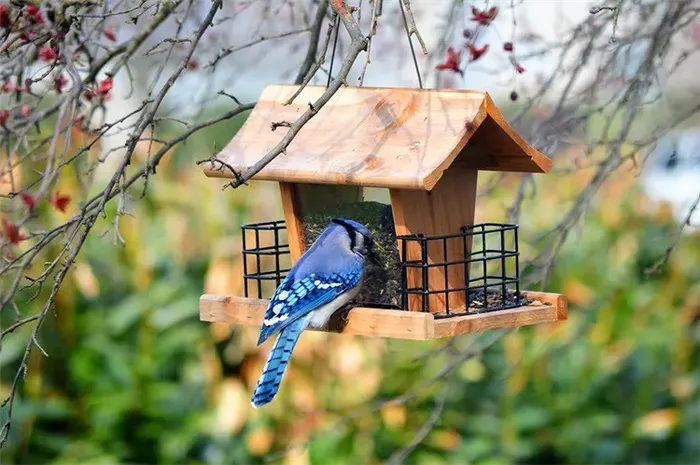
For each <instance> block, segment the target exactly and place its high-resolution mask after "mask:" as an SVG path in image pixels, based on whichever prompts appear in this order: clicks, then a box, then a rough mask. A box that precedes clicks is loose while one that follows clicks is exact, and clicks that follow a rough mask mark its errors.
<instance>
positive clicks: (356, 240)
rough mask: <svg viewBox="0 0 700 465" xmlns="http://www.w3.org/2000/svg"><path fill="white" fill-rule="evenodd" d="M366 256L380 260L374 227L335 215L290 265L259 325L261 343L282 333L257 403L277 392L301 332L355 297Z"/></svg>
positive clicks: (257, 393)
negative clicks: (374, 244)
mask: <svg viewBox="0 0 700 465" xmlns="http://www.w3.org/2000/svg"><path fill="white" fill-rule="evenodd" d="M366 258H369V259H370V260H371V261H373V262H374V263H378V257H377V255H376V253H375V252H374V249H373V243H372V235H371V233H370V231H369V230H368V229H367V228H366V227H365V226H363V225H361V224H360V223H358V222H356V221H352V220H347V219H343V218H336V219H334V220H332V221H331V224H330V225H329V226H328V227H327V228H326V229H325V230H324V231H323V233H321V235H320V236H319V237H318V239H316V241H315V242H314V243H313V245H312V246H311V248H309V250H308V251H307V252H306V253H304V255H302V256H301V258H300V259H299V261H297V263H296V264H295V265H294V266H293V267H292V269H291V270H290V271H289V274H288V275H287V277H286V278H285V279H284V281H282V283H281V284H280V285H279V287H278V288H277V290H276V291H275V293H274V295H273V296H272V299H270V303H269V305H268V307H267V311H266V312H265V319H264V320H263V324H262V327H261V328H260V336H259V338H258V345H260V344H262V343H263V342H264V341H265V340H267V339H268V338H269V337H270V336H272V335H273V334H275V333H278V332H279V334H278V335H277V340H276V341H275V345H274V346H273V348H272V351H271V352H270V355H269V356H268V359H267V362H266V363H265V366H264V368H263V371H262V374H261V375H260V379H259V380H258V383H257V385H256V386H255V391H254V392H253V396H252V398H251V402H252V404H253V406H254V407H260V406H261V405H265V404H267V403H268V402H270V401H271V400H272V399H273V397H274V396H275V394H277V390H278V389H279V385H280V382H281V381H282V375H284V370H285V368H286V367H287V364H288V363H289V358H290V356H291V354H292V350H293V349H294V346H295V345H296V343H297V340H298V339H299V336H300V335H301V332H302V331H304V330H305V329H306V328H307V327H311V328H322V327H324V326H325V325H326V324H327V323H328V320H329V319H330V317H331V315H332V314H333V313H334V312H335V311H336V310H338V309H340V308H342V307H343V306H344V305H345V304H347V303H348V302H349V301H350V300H352V299H353V297H355V296H356V295H357V293H358V292H359V290H360V287H361V286H362V277H363V275H364V267H365V259H366Z"/></svg>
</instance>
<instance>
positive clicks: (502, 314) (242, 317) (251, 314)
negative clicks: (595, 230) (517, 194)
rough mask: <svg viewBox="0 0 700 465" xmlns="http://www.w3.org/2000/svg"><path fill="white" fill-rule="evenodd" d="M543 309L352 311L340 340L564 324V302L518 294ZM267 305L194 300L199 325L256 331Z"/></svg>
mask: <svg viewBox="0 0 700 465" xmlns="http://www.w3.org/2000/svg"><path fill="white" fill-rule="evenodd" d="M522 294H523V295H525V296H526V297H528V298H530V299H533V300H535V301H538V302H540V303H542V305H536V306H535V305H527V306H523V307H517V308H510V309H506V310H495V311H491V312H484V313H475V314H470V315H464V316H453V317H449V318H440V319H435V318H434V317H433V314H432V313H424V312H409V311H405V310H387V309H380V308H371V307H354V308H352V309H351V310H350V311H349V312H348V314H347V318H346V321H347V323H346V325H345V326H344V328H343V329H342V331H340V333H342V334H354V335H357V336H369V337H387V338H393V339H413V340H427V339H439V338H443V337H452V336H458V335H460V334H466V333H478V332H481V331H487V330H489V329H498V328H511V327H515V326H527V325H534V324H539V323H551V322H554V321H560V320H565V319H566V317H567V311H568V310H567V307H568V305H567V300H566V297H564V296H563V295H562V294H552V293H548V292H529V291H522ZM268 302H269V301H268V300H265V299H250V298H246V297H233V296H219V295H213V294H204V295H202V296H201V297H200V299H199V318H200V320H202V321H208V322H212V323H213V322H216V323H229V324H234V325H241V326H254V327H258V328H259V327H260V325H262V321H263V318H264V316H265V310H266V309H267V305H268Z"/></svg>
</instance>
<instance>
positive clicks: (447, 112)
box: [205, 85, 552, 190]
mask: <svg viewBox="0 0 700 465" xmlns="http://www.w3.org/2000/svg"><path fill="white" fill-rule="evenodd" d="M297 89H298V86H292V85H273V86H268V87H266V88H265V90H264V91H263V93H262V95H261V96H260V99H259V100H258V102H257V104H256V106H255V109H254V110H253V111H252V112H251V114H250V115H249V117H248V119H247V120H246V122H245V124H244V125H243V127H242V128H241V129H240V130H239V131H238V133H237V134H236V135H235V137H234V138H233V139H232V140H231V142H229V144H228V145H227V146H226V147H225V148H224V149H223V150H222V151H221V153H219V155H218V158H219V159H220V160H222V161H223V162H225V163H227V164H228V165H230V166H231V167H232V168H234V169H235V170H237V171H240V172H244V171H246V170H247V169H248V168H249V167H251V166H252V165H254V164H255V163H256V162H257V161H259V160H260V159H262V158H263V157H264V156H265V154H266V153H267V152H268V151H269V150H271V149H272V148H273V147H274V146H275V145H277V143H278V142H279V141H280V139H282V137H284V135H285V134H286V133H287V131H288V130H289V129H288V128H286V127H277V128H276V129H275V130H272V123H280V122H289V123H293V122H294V121H296V120H297V119H298V118H299V116H301V115H302V114H303V113H304V112H305V111H306V110H307V109H308V108H309V103H310V102H311V103H312V102H315V101H316V100H317V99H318V98H319V97H320V96H321V94H322V93H323V92H324V91H325V87H322V86H307V87H305V88H304V89H303V90H302V91H301V93H300V94H299V95H298V96H297V97H296V99H295V100H294V102H293V103H291V104H289V105H286V104H285V103H286V101H287V100H288V99H289V98H290V97H291V96H292V95H293V94H294V92H295V91H296V90H297ZM551 166H552V162H551V160H550V159H549V158H547V157H546V156H545V155H543V154H541V153H540V152H538V151H537V150H535V149H534V148H532V147H531V146H530V145H528V143H527V142H525V141H524V140H523V139H522V138H521V137H520V136H519V135H518V134H517V133H516V132H515V130H513V128H512V127H510V125H509V124H508V123H507V122H506V120H505V118H504V117H503V115H502V114H501V112H500V111H499V110H498V108H496V105H495V104H494V102H493V100H491V97H489V95H488V94H487V93H485V92H476V91H455V90H431V89H423V90H419V89H404V88H369V87H342V88H340V89H339V90H338V92H337V93H336V94H335V95H334V96H333V97H332V98H331V99H330V101H329V102H328V103H327V104H326V105H325V106H323V107H322V108H321V109H320V110H319V111H318V113H317V114H316V115H315V116H314V117H313V118H312V119H311V120H310V121H309V122H308V123H306V125H305V126H304V127H303V128H302V129H301V130H300V131H299V133H298V134H297V135H296V137H295V138H294V139H293V140H292V142H291V143H290V145H289V146H288V148H287V150H286V152H284V153H282V154H280V155H279V156H278V157H277V158H275V159H274V160H273V161H272V162H271V163H270V164H269V165H267V166H266V167H265V168H263V169H262V170H261V171H260V173H258V174H257V175H256V176H255V178H254V179H260V180H272V181H284V182H298V183H311V184H335V185H350V186H367V187H388V188H398V189H423V190H431V189H432V188H433V187H434V186H435V185H436V184H437V182H438V181H439V179H440V178H441V177H442V174H443V172H444V171H445V170H446V169H480V170H492V171H519V172H532V173H545V172H547V171H549V170H550V168H551ZM205 173H206V174H207V175H208V176H213V177H231V176H232V173H231V172H230V171H229V170H219V169H216V167H212V166H210V165H206V167H205Z"/></svg>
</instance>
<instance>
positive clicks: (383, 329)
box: [200, 85, 567, 339]
mask: <svg viewBox="0 0 700 465" xmlns="http://www.w3.org/2000/svg"><path fill="white" fill-rule="evenodd" d="M297 91H298V87H297V86H288V85H274V86H268V87H267V88H265V90H264V91H263V93H262V95H261V96H260V99H259V100H258V102H257V104H256V106H255V109H254V110H253V111H252V112H251V114H250V115H249V117H248V119H247V120H246V122H245V124H244V125H243V127H242V128H241V129H240V130H239V131H238V133H237V134H236V135H235V137H234V138H233V139H232V140H231V142H230V143H229V144H228V145H227V146H226V147H225V148H224V149H223V150H222V151H221V152H220V153H219V154H218V157H217V158H218V159H219V160H220V161H221V162H222V163H216V162H211V163H208V164H207V165H206V166H205V174H206V175H208V176H212V177H232V176H233V173H232V172H231V169H234V170H236V171H239V172H245V171H246V170H247V169H249V168H250V167H251V166H253V165H254V164H255V163H256V162H258V161H259V160H260V159H262V158H263V157H264V156H265V154H266V153H267V152H268V151H269V150H270V149H272V148H273V147H274V146H275V145H277V143H278V142H279V141H280V139H281V138H282V137H283V136H284V134H285V133H286V132H287V131H288V130H289V129H288V127H289V123H292V122H294V121H296V120H297V119H298V118H299V116H300V115H301V114H303V113H304V112H305V111H306V110H307V109H308V108H309V105H310V103H309V102H314V101H316V100H317V99H318V98H319V97H320V96H321V94H322V93H323V92H324V91H325V87H319V86H307V87H305V88H304V89H303V90H301V92H300V93H299V95H297V96H296V97H295V98H294V100H293V102H292V103H288V100H289V99H290V97H292V96H293V95H294V94H295V92H297ZM224 166H225V167H226V169H224V168H223V167H224ZM551 166H552V162H551V160H550V159H549V158H547V157H546V156H544V155H543V154H541V153H539V152H538V151H537V150H535V149H534V148H532V147H531V146H530V145H528V144H527V143H526V142H525V141H524V140H523V139H522V138H521V137H520V136H519V135H518V134H517V133H516V132H515V131H514V130H513V128H511V127H510V125H509V124H508V123H507V122H506V121H505V119H504V117H503V115H502V114H501V112H500V111H499V110H498V108H496V106H495V104H494V102H493V101H492V100H491V98H490V97H489V95H488V94H486V93H484V92H474V91H453V90H428V89H422V90H418V89H402V88H367V87H362V88H355V87H343V88H341V89H340V90H338V91H337V93H336V94H335V95H334V96H333V97H332V98H331V99H330V101H329V102H328V103H327V104H326V105H325V106H323V107H322V108H320V109H319V110H318V113H317V114H316V115H315V116H314V117H313V118H312V119H311V120H310V121H309V122H308V123H307V124H306V125H305V126H304V127H303V128H302V129H301V130H300V131H299V133H298V134H297V135H296V137H295V138H294V139H293V140H292V142H291V144H290V145H289V146H288V147H287V149H286V151H285V152H283V153H282V154H280V155H279V156H278V157H277V158H275V159H274V160H273V161H272V162H271V163H270V164H268V165H267V166H265V167H264V168H263V169H262V170H261V171H260V172H259V173H258V174H257V175H256V176H255V177H254V178H253V180H255V179H258V180H268V181H276V182H279V185H280V192H281V197H282V198H281V201H282V207H283V211H284V220H273V221H269V222H266V223H259V224H253V225H245V226H243V250H242V253H243V260H242V261H243V267H244V270H243V276H244V280H245V296H217V295H208V294H205V295H203V296H202V297H201V299H200V317H201V319H202V320H203V321H210V322H223V323H231V324H241V325H253V326H258V327H259V326H260V324H261V322H262V320H263V316H264V314H265V310H266V307H267V303H268V300H266V298H269V297H270V296H271V295H272V292H273V291H274V288H275V287H276V285H278V284H279V283H280V282H281V280H282V279H284V276H285V273H286V272H288V271H289V267H290V266H291V264H293V263H294V262H295V261H296V260H297V259H298V258H299V257H300V256H301V255H302V254H303V252H304V251H305V250H306V248H307V247H308V245H309V244H310V242H311V241H310V239H312V238H309V237H308V236H309V231H308V228H307V227H306V226H305V223H304V221H305V218H309V217H312V216H313V215H314V214H316V213H319V212H331V213H332V214H333V216H347V217H349V218H352V219H355V220H358V221H360V222H363V219H362V218H357V217H356V216H355V217H353V216H351V215H344V214H343V211H342V207H343V205H355V204H358V203H360V204H362V203H363V202H364V201H365V200H366V195H365V194H366V192H367V190H368V188H384V189H388V193H389V195H388V198H389V199H390V205H388V204H387V205H386V210H387V211H388V214H387V215H384V218H383V219H379V220H378V221H385V222H387V221H388V222H389V229H390V232H391V234H392V236H391V237H392V239H391V242H392V243H391V244H390V247H389V246H387V247H389V248H393V250H394V251H395V253H393V254H391V253H389V254H387V255H386V257H389V258H387V259H386V260H385V262H386V261H391V260H393V261H395V263H385V264H384V265H385V266H386V267H389V268H391V269H394V270H397V273H396V275H397V276H398V279H397V282H398V285H397V294H398V298H394V300H393V301H391V302H390V303H389V304H387V303H386V302H384V303H379V302H377V301H376V300H375V301H374V302H373V301H371V299H370V301H367V300H364V301H362V302H360V303H358V304H357V306H355V307H353V308H351V310H350V311H349V312H348V313H347V315H346V318H345V325H344V327H343V328H342V330H341V332H343V333H346V334H358V335H365V336H378V337H391V338H401V339H433V338H441V337H449V336H455V335H459V334H463V333H468V332H478V331H484V330H488V329H494V328H503V327H513V326H523V325H531V324H537V323H546V322H553V321H557V320H563V319H566V315H567V303H566V299H565V297H564V296H562V295H561V294H553V293H543V292H530V291H526V290H522V289H520V281H519V271H520V270H519V263H518V258H519V252H518V235H517V233H518V227H517V225H511V224H498V223H485V224H474V210H475V205H476V190H477V176H478V172H479V170H489V171H513V172H530V173H546V172H548V171H549V170H550V168H551ZM243 188H245V187H243ZM324 226H325V224H324ZM375 242H376V240H375ZM391 257H394V258H393V259H391ZM285 263H286V264H285ZM266 266H267V267H268V268H267V269H265V267H266ZM381 276H382V275H380V277H381ZM366 279H367V278H366ZM265 283H269V285H267V289H265ZM381 284H382V283H380V287H382V286H381ZM251 285H254V286H253V287H255V289H254V290H256V291H257V292H255V293H253V294H255V295H251V294H252V293H251V291H250V286H251ZM365 285H367V283H365ZM387 287H388V284H387Z"/></svg>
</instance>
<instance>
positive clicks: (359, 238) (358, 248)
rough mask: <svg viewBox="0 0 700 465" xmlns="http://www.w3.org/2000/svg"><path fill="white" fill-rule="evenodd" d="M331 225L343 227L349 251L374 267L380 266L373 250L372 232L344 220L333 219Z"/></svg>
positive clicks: (354, 222) (379, 260)
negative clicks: (348, 241) (348, 243)
mask: <svg viewBox="0 0 700 465" xmlns="http://www.w3.org/2000/svg"><path fill="white" fill-rule="evenodd" d="M331 222H332V223H334V224H337V225H340V226H342V227H343V229H344V230H345V232H346V233H347V235H348V238H349V239H350V250H351V251H352V252H353V253H356V254H358V255H360V256H361V257H362V258H365V259H368V260H369V261H370V262H372V263H373V264H375V265H381V259H380V258H379V255H378V254H377V251H376V250H375V249H374V241H373V239H372V232H371V231H370V230H369V229H367V227H366V226H365V225H363V224H360V223H358V222H357V221H353V220H348V219H345V218H334V219H333V220H331Z"/></svg>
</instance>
